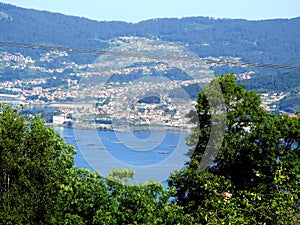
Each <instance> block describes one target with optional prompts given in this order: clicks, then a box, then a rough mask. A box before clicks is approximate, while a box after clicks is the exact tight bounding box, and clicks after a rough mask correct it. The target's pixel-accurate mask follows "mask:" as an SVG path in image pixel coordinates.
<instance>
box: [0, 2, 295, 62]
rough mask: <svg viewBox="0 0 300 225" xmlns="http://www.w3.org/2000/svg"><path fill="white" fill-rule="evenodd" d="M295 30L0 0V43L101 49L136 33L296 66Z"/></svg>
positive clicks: (278, 24) (273, 23) (206, 52)
mask: <svg viewBox="0 0 300 225" xmlns="http://www.w3.org/2000/svg"><path fill="white" fill-rule="evenodd" d="M299 28H300V18H294V19H276V20H263V21H247V20H240V19H212V18H208V17H191V18H182V19H175V18H173V19H172V18H171V19H153V20H147V21H142V22H139V23H126V22H120V21H115V22H97V21H93V20H89V19H86V18H80V17H74V16H65V15H62V14H58V13H50V12H46V11H37V10H32V9H24V8H19V7H15V6H12V5H8V4H4V3H0V41H12V42H22V43H42V44H51V45H60V46H68V47H80V48H89V49H95V48H97V49H99V48H101V49H105V48H107V47H108V43H107V42H106V41H107V40H109V39H112V38H115V37H119V36H138V37H147V38H153V39H160V40H165V41H172V42H176V43H181V44H183V45H185V46H186V47H187V48H188V49H190V50H191V51H193V52H195V53H196V54H197V55H199V56H201V57H207V56H214V57H218V56H233V57H241V59H242V60H244V61H249V62H259V63H280V64H299V61H300V51H299V49H300V38H299V37H300V29H299ZM1 49H2V50H5V48H3V47H1V48H0V50H1ZM10 51H12V49H10ZM19 51H20V50H19ZM22 51H25V50H22ZM27 51H28V50H27ZM31 53H32V52H31Z"/></svg>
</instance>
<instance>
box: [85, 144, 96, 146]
mask: <svg viewBox="0 0 300 225" xmlns="http://www.w3.org/2000/svg"><path fill="white" fill-rule="evenodd" d="M86 145H87V146H95V144H86Z"/></svg>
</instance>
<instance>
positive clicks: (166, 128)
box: [46, 123, 191, 132]
mask: <svg viewBox="0 0 300 225" xmlns="http://www.w3.org/2000/svg"><path fill="white" fill-rule="evenodd" d="M46 125H47V126H52V127H67V128H73V129H78V130H101V131H114V132H132V131H147V130H149V131H151V130H153V131H176V132H181V131H184V132H190V131H191V127H178V126H176V127H175V126H164V125H151V124H150V125H147V126H129V127H121V126H120V127H118V128H117V129H116V128H113V127H112V126H101V125H100V126H99V125H96V124H95V125H94V124H80V125H79V124H73V125H71V126H70V125H67V124H54V123H46Z"/></svg>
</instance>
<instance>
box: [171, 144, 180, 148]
mask: <svg viewBox="0 0 300 225" xmlns="http://www.w3.org/2000/svg"><path fill="white" fill-rule="evenodd" d="M177 146H178V145H170V147H171V148H176V147H177Z"/></svg>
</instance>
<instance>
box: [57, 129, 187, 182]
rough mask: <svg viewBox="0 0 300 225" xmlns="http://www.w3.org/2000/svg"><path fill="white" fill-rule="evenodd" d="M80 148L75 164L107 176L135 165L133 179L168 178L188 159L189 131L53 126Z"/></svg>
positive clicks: (139, 180) (162, 179)
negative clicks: (187, 141)
mask: <svg viewBox="0 0 300 225" xmlns="http://www.w3.org/2000/svg"><path fill="white" fill-rule="evenodd" d="M54 128H55V130H56V131H58V132H59V133H60V134H61V136H62V137H63V138H64V139H65V141H66V142H67V143H69V144H73V145H74V147H75V149H76V150H77V154H76V155H75V157H74V160H75V166H78V167H84V168H88V169H90V170H95V171H99V172H100V174H101V175H103V176H107V175H108V173H109V171H111V170H112V169H123V168H127V169H132V170H133V171H134V172H135V176H134V179H133V181H131V182H135V183H143V182H146V181H149V180H151V179H154V180H155V181H157V182H165V180H166V179H167V178H168V177H169V176H170V174H171V173H172V172H173V171H174V170H180V169H181V168H182V167H184V165H185V163H186V162H187V161H188V159H189V158H188V157H187V156H186V153H187V152H188V150H189V149H190V147H189V146H187V145H186V137H187V136H188V135H189V132H187V131H183V130H175V131H174V130H134V131H113V130H96V129H75V128H68V127H54Z"/></svg>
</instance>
